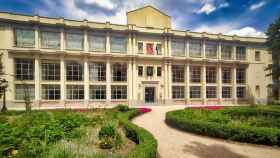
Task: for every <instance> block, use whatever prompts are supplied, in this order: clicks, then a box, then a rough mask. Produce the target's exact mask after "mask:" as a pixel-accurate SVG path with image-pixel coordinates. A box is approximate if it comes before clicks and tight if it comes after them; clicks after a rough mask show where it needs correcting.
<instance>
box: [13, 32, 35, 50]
mask: <svg viewBox="0 0 280 158" xmlns="http://www.w3.org/2000/svg"><path fill="white" fill-rule="evenodd" d="M15 44H16V46H17V47H34V46H35V31H34V30H33V29H16V30H15Z"/></svg>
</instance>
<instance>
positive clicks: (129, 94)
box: [127, 60, 133, 106]
mask: <svg viewBox="0 0 280 158" xmlns="http://www.w3.org/2000/svg"><path fill="white" fill-rule="evenodd" d="M132 74H133V73H132V61H131V60H129V61H128V77H127V79H128V103H129V106H131V104H132V100H133V96H132V95H133V92H132V91H133V89H132V86H133V85H132V84H133V83H132V80H133V79H132Z"/></svg>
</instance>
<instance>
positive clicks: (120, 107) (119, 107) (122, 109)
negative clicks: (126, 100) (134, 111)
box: [117, 104, 129, 112]
mask: <svg viewBox="0 0 280 158" xmlns="http://www.w3.org/2000/svg"><path fill="white" fill-rule="evenodd" d="M117 108H118V110H119V111H121V112H126V111H128V110H129V107H128V106H127V105H122V104H120V105H118V106H117Z"/></svg>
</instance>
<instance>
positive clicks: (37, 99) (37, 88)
mask: <svg viewBox="0 0 280 158" xmlns="http://www.w3.org/2000/svg"><path fill="white" fill-rule="evenodd" d="M34 76H35V104H36V105H35V106H39V104H40V94H41V93H40V56H39V55H35V74H34Z"/></svg>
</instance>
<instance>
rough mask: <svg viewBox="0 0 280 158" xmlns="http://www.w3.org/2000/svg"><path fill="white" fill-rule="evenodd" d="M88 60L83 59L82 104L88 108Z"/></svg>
mask: <svg viewBox="0 0 280 158" xmlns="http://www.w3.org/2000/svg"><path fill="white" fill-rule="evenodd" d="M88 67H89V66H88V58H87V57H85V58H84V93H85V98H84V104H85V106H89V68H88Z"/></svg>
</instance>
